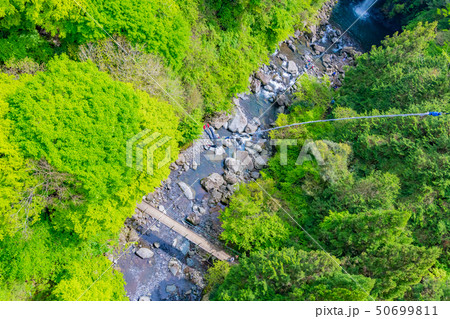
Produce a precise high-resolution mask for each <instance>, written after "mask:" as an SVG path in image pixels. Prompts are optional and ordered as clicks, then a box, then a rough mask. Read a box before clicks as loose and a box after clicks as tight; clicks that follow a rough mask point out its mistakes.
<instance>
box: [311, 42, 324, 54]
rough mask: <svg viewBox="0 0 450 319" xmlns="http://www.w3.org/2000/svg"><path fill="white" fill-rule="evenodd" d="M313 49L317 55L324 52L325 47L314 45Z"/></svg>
mask: <svg viewBox="0 0 450 319" xmlns="http://www.w3.org/2000/svg"><path fill="white" fill-rule="evenodd" d="M313 47H314V50H315V51H316V53H317V54H319V53H322V52H325V47H323V46H321V45H318V44H314V45H313Z"/></svg>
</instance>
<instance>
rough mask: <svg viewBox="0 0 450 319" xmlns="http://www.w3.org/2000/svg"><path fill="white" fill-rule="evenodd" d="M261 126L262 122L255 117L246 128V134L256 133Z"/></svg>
mask: <svg viewBox="0 0 450 319" xmlns="http://www.w3.org/2000/svg"><path fill="white" fill-rule="evenodd" d="M260 125H261V121H260V120H259V119H258V118H257V117H254V118H253V119H251V120H250V121H249V122H248V124H247V126H246V127H245V133H255V132H256V130H257V129H258V127H259V126H260Z"/></svg>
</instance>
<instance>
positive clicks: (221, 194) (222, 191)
mask: <svg viewBox="0 0 450 319" xmlns="http://www.w3.org/2000/svg"><path fill="white" fill-rule="evenodd" d="M233 143H235V141H234V140H229V143H228V144H224V145H228V146H229V147H230V148H233V150H234V154H233V156H231V157H227V158H225V160H224V164H225V165H224V167H225V172H224V173H223V175H220V174H218V173H212V174H211V175H209V176H208V177H206V178H204V179H202V180H201V184H202V186H203V188H204V189H205V190H206V191H207V192H208V193H209V195H210V198H209V202H208V204H209V206H210V207H212V206H215V205H217V204H218V203H223V204H228V202H229V199H230V197H231V195H232V194H233V193H234V191H235V190H236V189H237V185H238V183H239V182H244V181H249V180H254V179H257V178H259V176H260V174H259V170H261V169H262V168H264V166H266V165H267V161H268V159H269V151H268V150H267V149H266V145H267V143H266V140H264V139H260V140H258V141H257V142H255V143H254V142H252V141H245V150H236V148H235V146H234V145H233Z"/></svg>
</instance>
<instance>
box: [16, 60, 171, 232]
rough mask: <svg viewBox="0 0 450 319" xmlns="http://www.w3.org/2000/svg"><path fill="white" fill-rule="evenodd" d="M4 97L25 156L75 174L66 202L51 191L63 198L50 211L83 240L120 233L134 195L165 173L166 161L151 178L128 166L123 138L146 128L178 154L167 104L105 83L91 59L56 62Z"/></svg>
mask: <svg viewBox="0 0 450 319" xmlns="http://www.w3.org/2000/svg"><path fill="white" fill-rule="evenodd" d="M7 101H8V102H9V107H10V112H9V114H8V118H9V119H10V120H11V121H13V122H14V129H13V135H12V136H13V137H11V138H12V140H13V141H14V143H17V144H18V145H19V147H20V149H21V151H22V152H23V154H24V155H25V157H27V158H32V159H35V160H41V159H45V160H46V161H47V162H48V164H49V165H50V166H51V167H53V168H54V169H55V171H56V172H61V173H67V174H69V175H70V176H72V177H73V178H72V181H71V182H70V189H71V192H72V196H69V198H68V200H64V199H63V198H62V197H63V196H62V195H61V194H59V193H58V190H54V191H53V193H52V194H49V196H50V197H52V196H56V197H59V198H61V199H62V200H60V201H57V202H56V203H55V202H52V203H49V209H50V213H51V216H52V220H53V221H54V225H55V227H57V228H59V229H63V230H69V231H75V232H76V233H77V234H79V235H80V236H82V237H84V238H86V237H87V236H92V235H94V234H95V235H99V234H100V233H101V232H102V231H105V232H110V233H115V232H116V231H118V230H119V229H120V227H121V225H122V222H123V220H124V218H125V217H126V216H129V215H131V214H132V211H133V209H132V207H133V205H134V203H135V201H136V199H138V198H140V197H141V196H142V194H144V192H145V191H147V192H148V191H151V190H152V188H154V187H155V186H157V185H159V182H160V180H162V179H164V178H165V177H166V176H167V175H168V173H169V170H168V167H167V165H166V166H164V167H162V168H161V169H157V170H155V171H154V174H153V175H148V174H145V172H142V173H140V172H138V171H137V170H136V169H135V168H129V167H127V166H126V153H125V151H126V142H127V140H128V139H130V138H131V137H133V136H134V135H135V134H137V133H138V132H139V131H141V130H143V129H149V130H151V131H152V132H157V133H159V134H161V135H162V136H166V137H169V138H171V139H170V140H169V141H168V144H167V146H168V147H169V148H171V151H172V153H171V159H172V160H173V159H174V158H175V156H176V153H177V140H178V132H177V131H176V128H177V120H176V118H175V116H174V114H173V110H172V108H171V106H170V105H169V104H167V103H165V102H160V101H157V100H155V99H153V98H150V97H149V96H148V95H147V94H146V93H144V92H140V91H135V90H133V89H132V87H131V86H130V85H126V84H123V83H120V82H116V81H113V80H111V79H110V78H109V77H108V75H107V74H105V73H102V72H99V71H98V70H97V69H96V67H95V66H94V65H92V64H91V63H75V62H70V61H69V60H67V59H66V58H60V59H55V60H54V61H52V62H51V63H49V65H48V71H47V72H45V73H38V74H36V75H35V76H34V77H33V79H32V80H30V81H28V82H27V84H26V85H25V86H24V87H22V88H21V89H19V90H17V91H16V93H15V94H14V95H12V96H10V97H9V98H8V100H7ZM165 156H166V155H165V150H162V149H161V150H159V149H158V150H156V152H155V154H154V163H155V164H158V163H159V162H160V161H161V160H162V159H164V158H165ZM45 176H46V175H45ZM68 183H69V182H68ZM43 191H47V190H43ZM99 231H100V232H99Z"/></svg>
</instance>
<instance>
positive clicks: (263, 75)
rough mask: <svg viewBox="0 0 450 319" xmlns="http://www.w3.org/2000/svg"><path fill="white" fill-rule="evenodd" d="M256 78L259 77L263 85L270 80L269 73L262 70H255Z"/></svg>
mask: <svg viewBox="0 0 450 319" xmlns="http://www.w3.org/2000/svg"><path fill="white" fill-rule="evenodd" d="M256 78H257V79H259V80H260V81H261V82H262V84H263V85H267V84H269V82H270V75H268V74H266V73H264V72H262V71H258V72H256Z"/></svg>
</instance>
